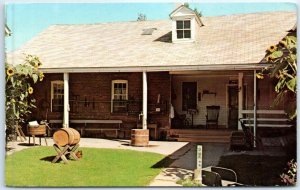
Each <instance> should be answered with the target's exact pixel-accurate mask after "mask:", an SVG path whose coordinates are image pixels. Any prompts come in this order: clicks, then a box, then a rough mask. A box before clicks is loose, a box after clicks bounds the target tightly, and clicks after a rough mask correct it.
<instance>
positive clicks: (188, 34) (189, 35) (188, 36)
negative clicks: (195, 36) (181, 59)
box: [184, 30, 191, 38]
mask: <svg viewBox="0 0 300 190" xmlns="http://www.w3.org/2000/svg"><path fill="white" fill-rule="evenodd" d="M184 38H191V31H190V30H185V31H184Z"/></svg>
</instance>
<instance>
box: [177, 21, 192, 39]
mask: <svg viewBox="0 0 300 190" xmlns="http://www.w3.org/2000/svg"><path fill="white" fill-rule="evenodd" d="M186 21H189V22H190V28H188V29H186V28H184V22H186ZM177 22H183V24H182V29H178V28H177ZM178 30H181V31H182V32H183V33H182V36H183V38H178V33H177V32H178ZM185 31H190V37H189V38H185V37H184V32H185ZM176 38H177V40H190V39H192V20H191V19H180V20H176Z"/></svg>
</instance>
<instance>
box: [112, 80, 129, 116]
mask: <svg viewBox="0 0 300 190" xmlns="http://www.w3.org/2000/svg"><path fill="white" fill-rule="evenodd" d="M111 99H112V103H111V112H113V113H122V112H126V111H127V100H128V81H127V80H113V81H112V94H111Z"/></svg>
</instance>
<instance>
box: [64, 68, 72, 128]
mask: <svg viewBox="0 0 300 190" xmlns="http://www.w3.org/2000/svg"><path fill="white" fill-rule="evenodd" d="M69 111H70V108H69V73H64V117H63V127H64V128H69Z"/></svg>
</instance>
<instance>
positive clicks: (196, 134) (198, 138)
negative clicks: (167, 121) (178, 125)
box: [170, 129, 234, 143]
mask: <svg viewBox="0 0 300 190" xmlns="http://www.w3.org/2000/svg"><path fill="white" fill-rule="evenodd" d="M232 131H234V130H232V129H170V140H176V141H179V142H201V143H208V142H214V143H230V136H231V133H232Z"/></svg>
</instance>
